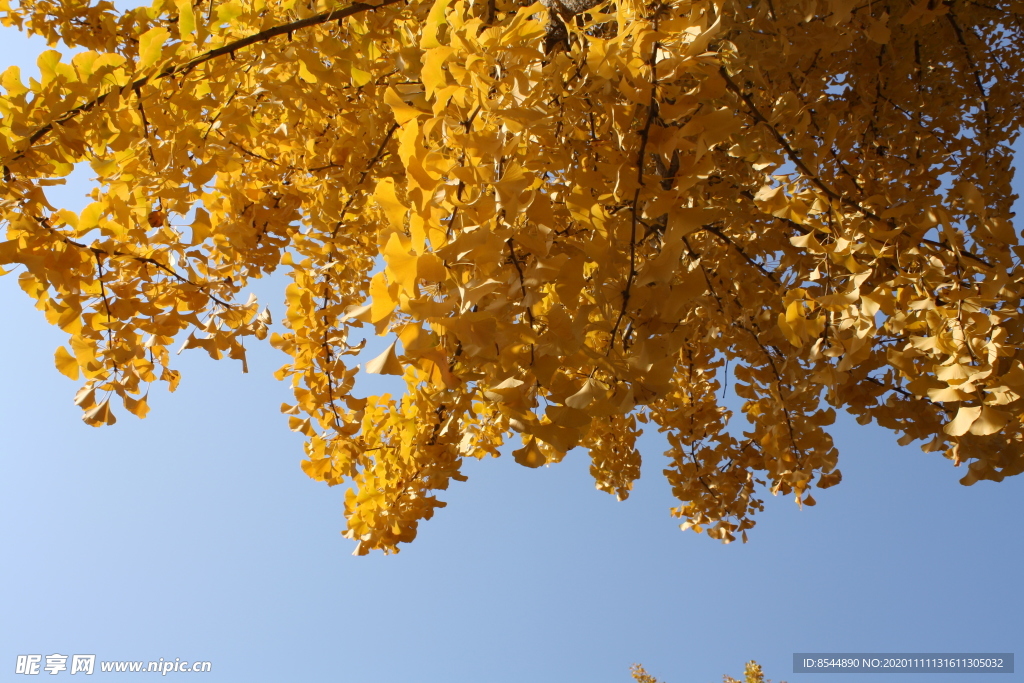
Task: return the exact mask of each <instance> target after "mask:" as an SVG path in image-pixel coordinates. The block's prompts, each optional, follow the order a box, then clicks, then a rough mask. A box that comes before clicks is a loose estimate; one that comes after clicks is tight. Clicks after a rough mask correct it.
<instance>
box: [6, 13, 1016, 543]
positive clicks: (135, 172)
mask: <svg viewBox="0 0 1024 683" xmlns="http://www.w3.org/2000/svg"><path fill="white" fill-rule="evenodd" d="M1021 11H1022V7H1021V5H1020V3H1019V2H1009V1H1005V0H982V1H975V0H963V1H962V2H952V1H946V2H942V1H939V0H921V1H910V0H872V1H870V2H857V1H856V0H799V1H797V0H759V1H758V2H751V1H750V0H654V1H652V2H647V3H644V2H640V1H639V0H608V1H605V2H601V1H600V0H545V1H544V2H543V3H537V4H533V5H529V6H527V5H526V0H523V1H522V2H517V1H516V0H431V1H429V2H427V1H424V0H380V1H376V0H375V1H373V2H365V3H364V2H355V3H352V4H346V3H344V2H342V3H340V4H335V3H334V2H333V1H332V0H194V1H192V0H154V2H153V4H152V5H151V6H148V7H140V8H137V9H132V10H128V11H124V12H117V11H115V9H114V7H113V5H112V4H111V3H110V2H107V1H106V0H99V1H98V2H92V1H90V0H60V1H52V0H21V1H20V2H17V3H15V2H13V1H12V0H0V20H2V21H3V23H4V24H5V25H7V26H16V27H18V28H19V29H21V30H23V31H26V32H29V33H33V34H37V35H41V36H44V37H45V38H46V39H47V41H49V43H50V44H51V45H52V46H60V45H59V44H63V47H62V49H64V50H65V52H67V53H68V54H62V53H61V52H59V51H57V50H52V49H51V50H47V51H45V52H44V53H43V54H41V55H40V56H39V59H38V65H39V69H40V77H39V79H35V78H31V79H29V80H28V83H27V84H26V83H25V82H24V79H23V77H22V75H21V74H20V72H19V70H18V69H17V68H16V67H11V68H9V69H7V70H6V71H5V72H4V73H3V74H2V76H0V85H2V87H3V96H2V97H0V114H2V117H3V118H2V122H0V130H2V132H3V135H2V136H0V159H2V171H3V180H4V182H3V186H2V189H0V221H2V222H3V224H4V226H5V229H6V241H4V242H0V266H3V269H0V272H12V273H16V277H17V278H18V281H19V284H20V285H21V288H22V289H23V290H24V291H25V292H26V293H27V294H28V295H29V296H31V297H32V298H34V299H35V300H36V301H37V307H38V308H39V309H40V310H41V311H42V312H43V313H44V314H45V316H46V319H47V320H48V321H49V322H50V323H52V324H54V325H57V326H59V327H60V328H61V329H62V330H63V331H64V332H66V333H67V334H68V335H69V343H68V344H67V346H66V347H64V346H62V347H60V348H58V349H57V351H56V355H55V361H56V365H57V368H58V369H59V370H60V371H61V372H63V373H64V374H66V375H68V376H69V377H71V378H72V379H79V378H84V386H83V387H82V388H81V390H80V391H79V392H78V394H77V395H76V397H75V401H76V403H77V404H78V405H79V406H80V407H81V408H82V409H83V411H84V419H85V421H86V422H87V423H89V424H91V425H97V426H98V425H104V424H113V423H114V421H115V411H116V410H120V409H121V407H122V406H123V409H125V410H127V411H128V412H131V413H134V414H136V415H138V416H140V417H141V416H144V415H145V414H146V412H147V410H148V407H147V404H146V396H147V392H148V390H149V386H150V385H151V384H152V383H154V382H163V383H166V384H167V385H168V387H169V388H170V389H171V390H172V391H173V390H174V388H175V386H176V385H177V383H178V381H179V374H178V372H177V371H176V370H175V369H173V368H172V354H171V350H172V347H173V346H175V345H176V344H180V345H181V346H182V347H183V348H201V349H203V350H205V351H206V352H207V353H209V355H210V356H212V357H213V358H221V357H223V356H228V357H230V358H233V359H237V360H240V361H241V362H242V365H243V368H244V366H245V344H246V343H252V342H251V340H250V339H249V338H250V337H254V338H256V339H258V340H263V339H268V337H269V339H268V341H269V343H270V344H272V345H273V346H274V347H276V348H277V349H280V350H281V351H283V352H285V353H286V354H288V355H289V356H290V360H289V362H288V364H287V365H285V366H284V367H282V368H281V369H280V370H279V371H278V373H277V376H278V377H279V378H280V379H282V380H287V381H288V382H290V383H291V386H292V388H293V389H294V396H295V401H294V404H287V405H284V406H282V411H283V412H285V413H287V415H288V418H287V419H288V423H289V426H290V427H291V429H293V430H295V431H298V432H301V433H303V434H304V435H305V436H306V438H307V440H306V446H305V449H306V459H305V460H304V461H303V463H302V467H303V469H304V470H305V472H306V473H307V474H308V475H309V476H310V477H313V478H314V479H317V480H322V481H324V482H326V483H328V484H331V485H335V484H342V483H345V484H347V485H349V486H350V488H349V490H348V492H347V494H346V499H345V515H346V517H347V531H346V535H347V536H349V537H350V538H352V539H354V540H356V541H358V545H357V549H356V552H357V553H359V554H365V553H367V552H369V551H370V550H372V549H380V550H383V551H385V552H394V551H397V549H398V545H397V544H398V543H400V542H408V541H410V540H412V539H413V538H414V537H415V534H416V529H417V525H418V523H419V522H420V521H421V520H423V519H427V518H429V517H431V515H432V514H433V512H434V510H435V509H436V508H438V507H441V506H443V505H444V502H442V501H440V500H439V499H438V498H437V492H438V491H439V490H443V489H445V488H447V487H448V485H449V483H450V482H451V481H452V480H459V481H461V480H463V479H465V477H464V475H462V474H461V473H460V467H461V464H462V461H463V460H464V459H465V458H482V457H485V456H488V455H493V456H497V455H498V454H499V447H500V446H501V445H502V444H503V443H504V442H505V441H506V439H508V438H509V437H512V436H515V437H516V440H517V441H521V444H518V445H519V447H518V448H517V449H516V450H514V451H513V452H512V456H513V457H514V458H515V460H516V461H517V462H519V463H521V464H523V465H525V466H527V467H538V466H540V465H543V464H546V463H555V462H557V461H559V460H561V459H562V458H563V457H564V456H565V455H566V453H567V452H568V451H570V450H571V449H573V448H574V447H577V446H579V447H582V448H585V449H587V450H588V451H589V454H590V458H591V459H592V465H591V472H592V474H593V476H594V479H595V481H596V484H597V487H598V488H599V489H602V490H605V491H608V492H610V493H613V494H615V495H617V496H618V497H619V498H620V499H621V498H625V497H626V496H627V495H628V494H629V491H630V489H631V487H632V484H633V482H634V481H635V480H636V478H637V477H638V476H639V474H640V464H641V459H640V453H639V451H638V449H637V445H636V440H637V437H638V435H639V434H640V433H641V430H642V429H657V430H658V431H661V432H665V433H666V435H667V438H668V443H669V450H668V451H667V452H666V456H667V459H666V460H665V467H664V472H665V476H666V477H667V478H668V480H669V482H670V483H671V486H672V490H673V492H674V494H675V496H676V497H677V498H678V500H679V505H678V507H676V508H674V509H673V510H672V514H673V515H675V516H677V517H680V518H681V519H682V521H683V524H682V526H683V527H684V528H691V529H694V530H696V531H698V532H700V531H706V532H707V533H708V535H710V536H712V537H715V538H718V539H721V540H724V541H729V540H733V539H734V538H736V537H737V536H740V537H742V538H743V539H744V540H745V539H746V538H747V531H748V530H749V529H751V528H752V527H753V526H754V519H753V515H754V513H756V512H757V511H758V510H760V509H761V508H762V498H763V495H764V492H766V491H770V492H772V493H782V494H786V495H792V496H793V497H794V498H795V499H796V500H797V502H799V503H801V504H807V505H812V504H814V502H815V501H814V498H813V496H812V491H813V489H815V488H827V487H829V486H832V485H834V484H836V483H838V482H839V481H840V478H841V474H840V470H839V468H838V453H837V451H836V448H835V447H834V445H833V441H832V439H831V437H830V436H829V433H828V431H827V427H828V426H829V425H830V424H832V422H833V420H834V419H835V410H836V409H844V410H847V411H849V412H850V413H852V414H853V415H855V416H856V418H857V420H858V421H859V422H861V423H863V424H866V423H868V422H875V423H877V424H879V425H881V426H883V427H886V428H889V429H891V430H893V431H895V432H897V433H898V434H899V435H900V436H899V442H900V443H901V444H904V445H905V444H909V443H911V442H914V441H918V440H921V441H922V442H923V446H922V447H923V449H924V450H925V451H930V452H938V453H941V454H943V455H944V456H945V457H946V458H949V459H950V460H952V461H953V463H954V464H955V465H957V466H960V465H963V466H964V469H965V470H966V472H965V474H964V475H963V479H962V482H963V483H964V484H971V483H974V482H975V481H978V480H983V479H988V480H997V481H998V480H1000V479H1002V478H1003V477H1005V476H1007V475H1012V474H1018V473H1020V472H1021V471H1022V470H1024V437H1022V432H1021V424H1022V420H1024V400H1022V399H1021V395H1022V394H1024V364H1022V361H1024V352H1022V350H1021V342H1022V337H1024V330H1022V326H1021V314H1020V295H1021V288H1022V280H1024V271H1022V269H1021V257H1022V256H1024V251H1022V247H1021V246H1020V245H1019V243H1018V235H1017V231H1016V230H1015V228H1014V225H1013V223H1012V220H1011V219H1012V216H1013V214H1012V213H1011V205H1012V202H1013V200H1014V198H1015V197H1014V196H1013V194H1012V189H1011V185H1010V183H1011V179H1012V175H1013V172H1012V160H1013V157H1012V149H1011V145H1012V143H1013V142H1014V140H1015V138H1016V136H1017V134H1018V132H1019V130H1020V127H1021V118H1020V117H1021V112H1022V106H1021V105H1022V102H1021V97H1022V93H1024V87H1022V83H1021V74H1022V70H1021V59H1022V56H1021V51H1020V48H1019V46H1020V45H1021V44H1024V31H1022V23H1021ZM68 48H71V50H70V52H68ZM84 163H88V164H89V167H91V170H92V172H93V173H94V174H95V178H96V184H95V189H93V191H92V194H91V200H92V201H91V203H90V204H89V205H88V206H86V207H85V209H84V210H82V211H81V212H76V211H72V210H68V209H66V208H62V207H59V206H54V205H53V204H52V203H51V202H50V200H49V199H48V197H47V188H48V187H50V186H53V185H55V184H60V183H62V182H64V180H63V179H64V177H65V176H68V175H69V174H70V173H71V172H72V171H73V170H74V169H75V168H76V166H77V165H80V164H84ZM279 268H283V269H286V271H287V274H288V276H289V277H290V278H291V283H290V284H288V286H287V289H286V291H285V301H286V309H285V311H284V318H283V320H282V322H283V324H284V326H285V327H286V328H287V332H286V333H283V334H278V333H274V334H268V332H269V329H268V328H269V326H270V325H271V318H270V313H269V311H268V310H267V309H265V308H264V309H261V308H260V304H259V303H257V302H256V301H255V300H254V299H253V298H251V297H250V298H248V299H247V298H246V296H245V293H244V292H245V287H246V285H247V284H248V283H249V282H251V281H252V280H253V279H255V278H260V277H262V276H265V275H267V274H269V273H271V272H274V271H275V270H277V269H279ZM360 327H366V328H372V330H373V331H374V332H376V333H377V334H379V335H383V336H385V337H387V338H388V340H390V341H391V342H392V343H391V344H390V345H389V346H388V347H387V349H386V350H385V351H384V352H383V353H382V354H381V355H380V356H378V357H377V358H375V359H374V360H373V361H371V362H368V363H366V364H365V366H364V369H365V371H366V372H369V373H383V374H391V375H397V376H401V377H402V378H403V379H404V381H405V384H406V387H407V390H406V392H405V394H404V395H403V396H400V397H392V396H390V395H382V396H364V397H360V396H358V392H357V390H356V373H357V371H358V370H359V367H358V366H357V365H356V364H355V361H353V357H354V356H356V355H357V354H358V353H359V352H360V350H361V348H362V347H361V345H360V344H356V343H354V340H355V338H356V337H355V335H357V334H359V332H354V330H357V328H360ZM350 342H351V343H350ZM730 377H734V378H735V383H734V388H735V391H736V393H737V394H738V395H739V396H740V397H742V398H743V399H744V400H745V402H744V403H743V406H742V412H743V413H744V414H745V417H746V420H747V423H746V424H744V425H743V426H742V427H741V428H735V427H736V425H735V422H734V423H733V424H732V425H731V426H730V425H729V424H728V423H729V420H730V418H731V417H732V413H731V411H730V410H729V409H727V408H726V407H725V406H724V405H723V404H722V402H721V394H722V393H723V392H724V390H725V386H724V385H725V384H726V383H727V382H728V380H729V378H730Z"/></svg>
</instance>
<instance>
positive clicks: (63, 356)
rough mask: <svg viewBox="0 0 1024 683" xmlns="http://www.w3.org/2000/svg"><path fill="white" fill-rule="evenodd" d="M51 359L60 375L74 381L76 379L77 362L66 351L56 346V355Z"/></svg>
mask: <svg viewBox="0 0 1024 683" xmlns="http://www.w3.org/2000/svg"><path fill="white" fill-rule="evenodd" d="M53 359H54V363H56V365H57V369H58V370H60V372H61V374H63V375H66V376H67V377H69V378H71V379H74V380H77V379H78V361H77V360H75V357H74V356H72V355H71V354H70V353H68V350H67V349H65V348H64V347H63V346H58V347H57V351H56V353H54V354H53Z"/></svg>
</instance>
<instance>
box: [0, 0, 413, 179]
mask: <svg viewBox="0 0 1024 683" xmlns="http://www.w3.org/2000/svg"><path fill="white" fill-rule="evenodd" d="M400 1H401V0H381V2H380V3H379V4H376V5H370V4H367V3H364V2H354V3H352V4H351V5H349V6H348V7H343V8H341V9H336V10H331V11H330V12H321V13H320V14H315V15H313V16H311V17H307V18H306V19H300V20H298V21H293V22H290V23H287V24H282V25H280V26H275V27H273V28H268V29H267V30H265V31H260V32H259V33H254V34H253V35H251V36H249V37H247V38H241V39H239V40H236V41H233V42H231V43H228V44H227V45H224V46H223V47H219V48H216V49H214V50H210V51H208V52H204V53H203V54H201V55H199V56H197V57H194V58H192V59H190V60H189V61H187V62H185V63H184V64H177V65H174V66H168V67H166V68H165V69H164V70H163V71H160V72H158V73H155V74H151V75H149V76H144V77H143V78H138V79H136V80H134V81H132V82H131V83H129V84H128V85H127V86H125V87H124V88H120V89H116V90H110V91H108V92H105V93H103V94H102V95H99V96H98V97H96V98H94V99H92V100H89V101H88V102H86V103H84V104H80V105H79V106H77V107H75V108H74V109H71V110H70V111H68V112H67V113H65V114H64V115H62V116H61V117H59V118H58V119H56V120H54V121H51V122H50V123H48V124H46V125H45V126H43V127H42V128H40V129H39V130H37V131H36V132H34V133H32V135H30V136H29V138H28V146H26V147H25V149H23V150H21V151H20V152H18V154H17V155H15V156H14V160H17V159H20V158H22V157H23V156H25V155H26V154H27V153H28V151H29V150H30V149H31V148H32V146H33V145H35V144H36V143H37V142H39V141H40V140H41V139H43V138H44V137H46V136H47V135H48V134H49V133H51V132H52V131H53V128H54V126H57V125H61V124H64V123H67V122H68V121H70V120H71V119H74V118H76V117H77V116H78V115H80V114H84V113H86V112H88V111H90V110H92V109H93V108H95V107H96V106H98V105H101V104H103V103H104V102H105V101H106V100H107V98H108V97H110V96H111V95H112V94H114V93H115V92H124V91H125V90H128V89H130V90H135V91H136V92H138V91H139V89H140V88H142V86H144V85H147V84H149V83H152V82H154V81H158V80H161V79H164V78H167V77H169V76H175V75H177V74H181V73H188V72H189V71H191V70H192V69H195V68H196V67H197V66H200V65H201V64H205V63H206V62H209V61H210V60H212V59H216V58H217V57H223V56H224V55H231V56H234V53H235V52H236V51H238V50H242V49H244V48H247V47H250V46H252V45H256V44H258V43H264V42H266V41H268V40H271V39H273V38H277V37H278V36H283V35H289V34H291V33H292V32H293V31H298V30H300V29H304V28H309V27H310V26H318V25H320V24H326V23H329V22H331V21H338V20H339V19H344V18H346V17H350V16H352V15H354V14H359V13H360V12H366V11H369V10H375V9H380V8H381V7H386V6H387V5H394V4H396V3H398V2H400Z"/></svg>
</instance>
